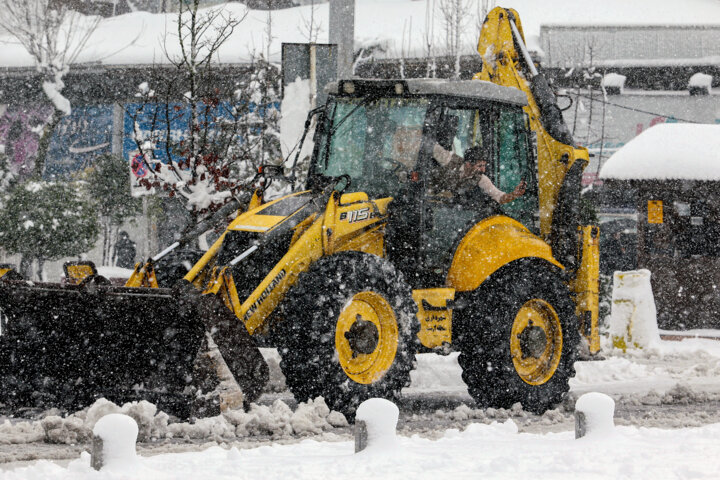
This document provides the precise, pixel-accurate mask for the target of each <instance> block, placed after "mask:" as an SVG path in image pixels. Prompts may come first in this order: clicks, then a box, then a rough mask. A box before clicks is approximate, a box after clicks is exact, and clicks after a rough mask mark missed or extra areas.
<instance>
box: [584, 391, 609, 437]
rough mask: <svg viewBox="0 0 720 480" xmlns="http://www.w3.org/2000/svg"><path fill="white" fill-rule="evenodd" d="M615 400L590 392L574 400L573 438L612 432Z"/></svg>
mask: <svg viewBox="0 0 720 480" xmlns="http://www.w3.org/2000/svg"><path fill="white" fill-rule="evenodd" d="M614 416H615V400H613V399H612V398H611V397H609V396H608V395H605V394H604V393H598V392H590V393H586V394H584V395H582V396H581V397H580V398H578V400H577V402H575V438H581V437H595V436H598V435H599V436H603V435H608V434H612V433H613V431H614V430H615V421H614Z"/></svg>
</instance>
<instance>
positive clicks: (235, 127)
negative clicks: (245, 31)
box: [128, 0, 264, 224]
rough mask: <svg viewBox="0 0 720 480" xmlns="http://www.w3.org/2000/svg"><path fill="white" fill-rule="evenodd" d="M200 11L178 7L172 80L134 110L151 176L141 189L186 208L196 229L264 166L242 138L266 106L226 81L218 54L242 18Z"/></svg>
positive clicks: (160, 82) (145, 93)
mask: <svg viewBox="0 0 720 480" xmlns="http://www.w3.org/2000/svg"><path fill="white" fill-rule="evenodd" d="M199 4H200V2H199V1H198V0H192V1H182V2H180V3H179V10H178V14H177V18H176V25H175V28H176V34H175V35H173V36H172V37H174V38H171V36H170V35H168V36H166V38H165V44H166V46H167V45H168V44H169V42H171V41H174V42H178V45H179V46H180V54H179V55H172V54H170V53H168V52H169V50H170V49H169V48H166V55H167V58H168V60H169V62H170V63H171V64H172V66H173V68H174V74H172V75H167V74H165V75H163V74H162V73H161V69H160V68H158V69H156V72H155V73H158V75H155V76H154V78H152V79H150V81H149V82H145V83H143V84H142V85H140V87H139V91H138V94H137V96H138V98H139V99H140V103H139V105H136V106H133V107H132V108H129V109H128V114H129V115H130V117H131V118H133V119H134V120H135V124H136V129H135V135H134V139H135V141H136V144H137V148H138V150H139V153H140V155H141V157H140V158H141V159H142V161H143V162H145V164H146V167H147V168H148V170H149V171H150V173H151V175H149V176H148V177H146V178H145V179H143V180H141V184H142V185H144V186H145V187H146V188H148V189H151V188H154V189H155V190H156V191H158V190H159V191H161V192H164V193H166V194H167V195H168V196H170V197H172V198H176V199H178V200H179V201H180V202H182V203H183V205H184V206H185V208H186V209H187V210H188V211H189V213H190V222H191V223H192V224H194V223H195V222H196V221H197V220H198V218H199V217H200V215H202V214H204V213H206V212H208V211H213V210H216V209H217V208H219V207H220V206H222V205H223V204H224V203H226V202H227V201H228V200H229V199H230V198H231V197H232V196H233V195H235V194H236V193H237V192H238V191H239V190H242V189H244V188H247V185H246V184H247V177H248V172H249V171H250V170H252V171H253V174H254V171H255V170H254V167H255V166H256V164H257V163H259V160H258V161H255V159H254V158H250V157H249V156H250V155H252V154H253V148H252V146H253V145H254V143H253V142H252V140H253V139H254V138H253V135H255V136H256V135H257V134H256V131H255V129H250V130H249V132H250V134H251V135H248V134H244V133H245V132H244V131H245V130H246V129H247V126H246V124H247V123H248V120H247V118H248V116H249V115H250V116H252V114H253V113H256V111H257V110H258V108H257V107H256V106H255V105H254V104H253V103H252V102H251V100H252V99H254V98H261V99H262V98H264V97H263V96H262V95H260V96H259V97H258V96H257V95H255V94H254V90H255V88H254V83H253V82H252V81H249V80H245V81H237V82H235V84H233V85H228V83H227V82H223V81H220V80H221V79H220V76H219V69H220V67H221V66H220V64H219V58H218V57H217V52H218V50H219V49H220V47H221V46H222V45H223V43H225V41H226V40H227V39H228V38H229V37H230V35H231V34H232V33H233V31H234V30H235V28H236V27H237V26H238V25H239V24H240V23H241V22H242V20H243V19H244V17H243V18H236V17H235V16H233V15H232V14H230V13H228V12H227V10H225V9H223V8H222V7H217V8H204V9H200V8H199V6H200V5H199ZM169 77H171V78H169ZM141 117H143V118H150V119H151V120H150V126H149V129H148V128H146V129H145V130H141V129H140V128H139V123H140V122H139V120H140V118H141Z"/></svg>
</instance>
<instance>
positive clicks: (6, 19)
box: [0, 0, 100, 178]
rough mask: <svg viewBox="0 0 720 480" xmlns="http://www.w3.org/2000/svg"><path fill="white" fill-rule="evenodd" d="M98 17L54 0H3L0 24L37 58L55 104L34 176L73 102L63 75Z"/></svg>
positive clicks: (42, 138)
mask: <svg viewBox="0 0 720 480" xmlns="http://www.w3.org/2000/svg"><path fill="white" fill-rule="evenodd" d="M99 20H100V19H99V17H85V16H83V15H80V14H78V13H76V12H74V11H72V10H70V9H69V8H68V6H67V5H66V4H65V2H58V1H54V0H4V1H3V3H2V9H0V27H3V28H4V29H5V30H7V31H8V32H9V33H10V34H11V35H13V36H14V37H15V39H16V40H17V41H18V43H20V44H21V45H22V46H23V47H24V48H25V50H27V52H28V53H29V54H30V56H31V57H32V58H33V60H34V61H35V66H36V68H37V71H38V72H39V73H40V75H41V81H42V89H43V91H44V92H45V95H46V96H47V98H48V99H49V100H50V102H51V103H52V105H53V113H52V115H51V116H50V118H49V119H48V120H47V123H46V124H45V127H44V129H43V132H42V135H41V136H40V142H39V145H38V154H37V157H36V159H35V176H36V177H38V178H39V177H40V175H41V174H42V171H43V168H44V166H45V158H46V157H47V151H48V148H49V146H50V138H51V137H52V133H53V131H54V129H55V127H56V126H57V124H58V123H59V122H60V120H61V119H62V117H63V116H64V115H70V111H71V108H70V102H69V101H68V99H67V98H65V97H64V96H63V95H62V93H61V91H62V89H63V88H64V86H65V84H64V83H63V77H64V76H65V74H66V73H67V72H68V70H69V68H70V65H72V64H73V63H74V62H75V61H76V60H77V57H78V55H79V54H80V53H81V51H82V49H83V48H84V47H85V45H86V44H87V41H88V39H89V38H90V35H92V33H93V31H95V29H96V28H97V25H98V23H99Z"/></svg>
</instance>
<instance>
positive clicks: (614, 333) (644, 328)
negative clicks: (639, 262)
mask: <svg viewBox="0 0 720 480" xmlns="http://www.w3.org/2000/svg"><path fill="white" fill-rule="evenodd" d="M608 334H609V335H610V338H612V340H613V345H614V346H615V347H618V348H621V349H623V350H625V349H626V348H628V347H631V346H635V347H639V348H645V347H653V346H656V345H658V344H659V342H660V333H659V330H658V326H657V311H656V309H655V299H654V298H653V293H652V287H651V286H650V272H649V271H648V270H632V271H629V272H615V275H614V278H613V294H612V312H611V313H610V322H609V325H608Z"/></svg>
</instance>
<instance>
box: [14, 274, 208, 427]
mask: <svg viewBox="0 0 720 480" xmlns="http://www.w3.org/2000/svg"><path fill="white" fill-rule="evenodd" d="M184 300H185V299H181V301H178V298H177V293H175V292H173V291H172V290H170V289H145V288H143V289H140V288H126V287H113V286H109V285H98V284H96V283H92V282H91V283H89V284H87V285H83V286H78V285H60V284H49V283H34V284H33V283H30V282H24V281H0V317H2V316H4V317H5V318H3V323H2V328H3V330H2V332H1V335H0V383H1V385H2V387H1V388H0V403H3V404H4V405H5V406H6V408H10V409H13V408H18V407H41V408H49V407H58V408H65V409H68V410H70V409H78V408H82V407H85V406H87V405H90V404H92V403H93V402H94V401H95V400H96V399H97V398H100V397H105V398H107V399H109V400H111V401H113V402H115V403H123V402H127V401H133V400H140V399H145V400H148V401H151V402H153V403H155V404H157V405H158V407H159V408H161V409H163V410H165V411H167V412H168V413H172V414H175V415H177V416H180V417H185V416H187V413H188V411H189V410H188V408H189V405H188V398H187V395H186V394H185V391H186V387H187V385H188V384H189V383H190V382H191V381H192V375H193V362H194V360H195V357H196V355H197V352H198V349H199V348H200V345H201V342H202V339H203V336H204V331H205V328H204V326H203V323H202V321H201V319H200V318H199V317H198V315H197V313H196V309H195V308H188V305H189V302H185V301H184ZM182 305H185V307H182Z"/></svg>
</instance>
